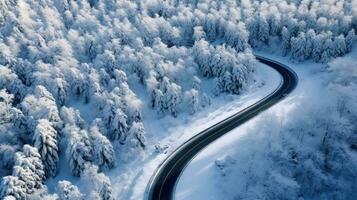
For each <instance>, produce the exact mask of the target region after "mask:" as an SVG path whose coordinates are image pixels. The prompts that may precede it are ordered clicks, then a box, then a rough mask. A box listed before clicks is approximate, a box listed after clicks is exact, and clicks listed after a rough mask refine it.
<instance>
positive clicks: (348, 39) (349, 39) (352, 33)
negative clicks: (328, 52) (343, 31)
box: [346, 29, 356, 52]
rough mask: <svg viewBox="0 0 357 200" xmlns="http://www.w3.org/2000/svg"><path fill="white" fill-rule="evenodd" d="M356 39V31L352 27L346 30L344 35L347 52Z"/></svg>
mask: <svg viewBox="0 0 357 200" xmlns="http://www.w3.org/2000/svg"><path fill="white" fill-rule="evenodd" d="M355 41H356V33H355V30H354V29H352V30H350V31H349V32H348V34H347V36H346V47H347V52H350V51H351V50H352V46H353V44H354V43H355Z"/></svg>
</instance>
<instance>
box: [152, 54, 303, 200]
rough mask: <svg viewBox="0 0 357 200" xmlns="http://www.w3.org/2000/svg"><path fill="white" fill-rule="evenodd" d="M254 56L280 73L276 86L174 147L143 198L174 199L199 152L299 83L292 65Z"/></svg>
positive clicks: (274, 102) (156, 199)
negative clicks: (179, 183) (176, 189)
mask: <svg viewBox="0 0 357 200" xmlns="http://www.w3.org/2000/svg"><path fill="white" fill-rule="evenodd" d="M256 58H257V59H258V60H259V62H261V63H264V64H266V65H267V66H269V67H271V68H273V69H275V70H276V71H277V72H278V73H279V74H280V75H281V76H282V78H283V81H282V82H281V84H280V85H279V87H278V88H277V89H275V90H274V91H273V92H272V93H270V94H269V95H268V96H266V97H264V98H263V99H261V100H260V101H258V102H256V103H254V104H253V105H251V106H249V107H247V108H245V109H243V110H241V111H239V112H237V113H236V114H234V115H232V116H230V117H228V118H226V119H224V120H223V121H221V122H219V123H217V124H215V125H213V126H211V127H209V128H207V129H205V130H203V131H202V132H200V133H199V134H197V135H196V136H194V137H192V138H191V139H189V140H188V141H187V142H185V143H184V144H183V145H181V146H180V147H179V148H178V149H176V150H175V151H174V152H173V153H172V154H171V155H170V156H169V157H168V158H167V159H166V160H165V161H164V162H163V163H162V164H161V165H160V167H159V168H158V169H157V170H156V172H155V174H154V175H153V176H152V177H151V179H150V182H149V185H148V186H147V192H146V196H145V199H148V200H168V199H173V197H174V192H175V185H176V182H177V181H178V179H179V177H180V175H181V173H182V171H183V170H184V168H185V167H186V166H187V165H188V163H189V162H190V161H191V160H192V159H193V158H194V156H195V155H196V154H197V153H198V152H200V151H201V150H202V149H203V148H205V147H206V146H207V145H209V144H210V143H212V142H213V141H215V140H216V139H218V138H219V137H221V136H223V135H224V134H226V133H228V132H229V131H231V130H232V129H234V128H236V127H237V126H239V125H241V124H243V123H245V122H247V121H248V120H249V119H251V118H253V117H254V116H257V115H258V114H259V113H260V112H262V111H264V110H266V109H268V108H269V107H271V106H273V105H274V104H276V103H277V102H279V101H280V100H282V99H283V98H284V97H286V96H287V95H288V94H289V93H291V92H292V91H293V90H294V89H295V87H296V86H297V83H298V76H297V75H296V73H295V72H294V71H293V70H292V69H290V68H289V67H288V66H286V65H284V64H281V63H279V62H276V61H273V60H270V59H268V58H264V57H261V56H257V55H256Z"/></svg>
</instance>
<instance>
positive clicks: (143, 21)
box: [0, 0, 357, 200]
mask: <svg viewBox="0 0 357 200" xmlns="http://www.w3.org/2000/svg"><path fill="white" fill-rule="evenodd" d="M356 31H357V2H356V1H354V0H329V1H325V0H318V1H317V0H281V1H280V0H265V1H264V0H237V1H228V0H227V1H209V0H200V1H199V0H182V1H180V0H171V1H164V0H143V1H141V0H136V1H131V0H56V1H51V0H0V160H1V161H2V162H1V163H0V176H1V177H2V180H1V183H0V198H1V199H6V200H10V199H11V200H12V199H38V198H46V199H61V200H67V199H77V200H80V199H84V198H89V199H103V200H112V199H116V197H115V195H114V193H113V186H112V185H111V180H110V178H109V177H108V176H107V175H106V174H107V172H109V171H110V170H111V169H112V168H115V167H118V166H120V165H121V163H118V162H116V155H117V154H121V153H123V151H134V152H137V153H138V154H140V153H145V151H147V147H148V145H155V144H152V143H150V141H148V136H150V137H155V133H153V132H147V131H146V128H145V124H146V123H149V120H153V119H155V120H160V118H162V117H165V116H171V117H172V118H173V120H175V119H176V118H179V117H180V115H182V114H184V113H188V114H191V115H194V114H195V113H197V112H199V111H201V110H204V109H205V108H207V107H209V106H210V104H211V100H212V99H214V98H216V97H217V96H220V95H227V94H234V95H239V94H241V93H242V92H243V91H244V90H245V88H246V87H247V86H248V85H249V84H251V83H252V82H254V72H255V68H254V67H255V64H256V62H257V61H256V59H255V57H254V55H253V49H254V50H262V51H264V50H265V49H269V48H271V47H275V48H276V49H278V51H279V53H280V54H281V55H283V56H288V57H289V58H290V59H291V60H292V61H293V62H302V61H306V60H309V61H313V62H317V63H328V62H330V61H331V59H334V58H337V57H341V56H343V55H345V54H347V53H349V52H351V50H352V49H353V45H354V43H355V41H356V39H357V37H356ZM339 59H340V58H339ZM341 59H342V58H341ZM337 60H338V59H337ZM353 62H354V61H352V60H350V61H349V62H346V64H345V65H341V63H342V62H341V61H333V62H332V63H330V64H329V66H330V67H329V69H331V70H332V71H333V72H331V73H334V74H335V76H332V77H331V84H333V87H334V88H342V89H339V92H341V91H346V95H347V94H350V93H353V92H354V93H356V91H355V90H356V81H355V80H356V73H355V71H356V69H355V68H356V63H353ZM350 63H351V65H352V66H354V68H351V69H350V68H348V67H344V66H347V65H350ZM347 68H348V70H347ZM351 71H352V72H353V73H352V74H351ZM335 77H339V79H338V80H337V79H336V78H335ZM338 95H340V93H338ZM341 96H342V94H341ZM348 97H349V98H352V99H353V100H354V101H353V100H351V101H346V102H341V106H342V107H341V108H339V109H340V110H338V111H339V113H340V114H341V116H342V117H341V118H343V119H344V120H345V121H343V122H340V121H339V120H341V119H334V118H331V119H328V120H329V121H328V124H331V126H328V127H327V129H329V130H330V128H331V131H332V130H336V129H338V127H340V126H343V128H346V127H347V130H346V131H344V130H345V129H342V128H341V129H339V130H336V132H337V133H339V131H340V132H342V133H343V134H342V133H341V135H337V134H336V133H335V132H334V134H332V135H328V134H326V135H325V137H326V138H330V139H329V140H326V143H328V141H335V140H334V139H332V138H334V137H337V139H336V140H338V141H341V144H340V145H342V146H343V145H346V144H347V143H346V142H347V141H350V142H349V143H348V144H349V145H350V146H351V148H352V149H354V151H355V150H356V149H357V147H356V140H357V138H356V136H355V134H353V133H355V132H356V127H355V125H353V123H352V122H353V121H355V120H356V118H357V110H346V108H347V106H346V105H347V103H349V104H350V105H351V106H349V108H355V107H356V106H354V105H355V103H354V102H356V100H357V99H356V98H357V97H356V96H352V97H350V96H348ZM336 102H337V100H336ZM338 102H339V101H338ZM342 103H343V104H342ZM339 105H340V104H339ZM148 109H149V110H150V111H152V112H151V118H152V119H148V118H144V117H143V115H142V113H143V111H144V110H148ZM324 109H325V108H324ZM334 111H335V112H337V111H336V110H334ZM313 120H317V121H318V122H319V118H318V116H317V118H313ZM334 123H337V125H338V126H335V125H333V124H334ZM325 124H326V123H325V122H324V123H322V124H321V129H323V128H324V125H325ZM312 126H314V125H312ZM296 129H298V128H296ZM316 131H319V130H316ZM326 133H327V132H326ZM329 144H331V143H329ZM324 148H325V149H324V151H328V150H331V148H339V149H340V150H339V151H338V152H337V151H333V152H335V153H339V156H340V157H334V158H336V160H332V161H333V163H339V162H340V161H339V159H342V157H344V158H345V159H342V160H344V161H345V160H348V159H347V158H346V156H347V155H348V154H349V151H343V150H341V149H343V148H342V147H341V148H340V146H338V145H337V146H336V145H335V146H334V145H331V146H325V147H324ZM344 148H347V147H344ZM291 153H292V154H291V155H293V156H294V155H295V153H294V152H293V151H292V152H291ZM354 156H356V155H355V152H354ZM295 158H296V156H295ZM295 158H294V159H295ZM337 158H338V159H337ZM302 159H305V157H304V158H302ZM350 159H351V163H349V164H350V165H349V166H350V167H349V170H352V171H346V174H344V176H343V177H344V178H345V177H346V176H350V177H353V176H354V177H355V176H357V175H356V171H355V170H353V167H356V166H355V164H356V162H355V161H354V160H353V159H355V157H354V158H353V159H352V158H350ZM332 161H331V162H332ZM287 162H288V161H287ZM309 162H310V164H309V166H310V165H313V164H311V162H312V163H320V162H322V161H321V160H319V159H317V158H316V159H312V160H310V161H309ZM61 163H62V164H61ZM320 164H321V163H320ZM346 165H347V164H346ZM60 166H61V167H64V168H68V169H69V170H70V171H71V173H72V175H73V176H75V177H80V178H79V179H80V180H81V181H83V182H87V183H91V184H89V185H90V187H89V186H88V187H89V188H79V186H78V185H74V184H73V183H71V182H70V181H69V180H62V181H59V182H58V186H57V187H56V188H57V189H56V191H55V193H50V192H48V190H47V186H46V180H48V179H50V178H53V177H55V176H56V175H57V173H58V171H59V170H60V169H59V167H60ZM329 166H330V165H329ZM334 167H336V168H338V167H339V166H334V165H332V166H330V168H328V169H330V170H342V169H340V168H338V169H336V168H334ZM343 167H345V166H343ZM305 169H306V168H301V169H300V171H299V172H300V173H302V174H306V176H302V177H303V178H304V177H305V179H304V180H303V181H305V182H304V183H306V184H307V185H309V181H312V180H311V179H309V178H308V177H309V176H311V173H315V171H313V170H311V171H308V170H305ZM308 173H310V174H308ZM316 173H317V172H316ZM319 173H325V172H319ZM331 173H332V172H331ZM316 176H318V175H316ZM336 176H337V175H336ZM353 180H356V179H353V178H352V181H353ZM317 181H319V182H318V183H316V184H317V185H319V186H320V187H321V188H322V189H321V188H319V189H320V190H319V191H324V190H326V189H327V188H328V187H327V186H326V185H328V184H329V182H328V181H325V179H323V180H320V179H319V180H317ZM324 181H325V182H324ZM341 181H342V180H341ZM343 181H347V182H348V180H345V179H343ZM123 184H125V183H123ZM325 186H326V187H325ZM274 187H279V185H274ZM80 189H84V191H83V190H82V191H81V190H80ZM288 189H289V188H288ZM310 189H311V188H310ZM306 190H309V188H306ZM88 191H89V192H88ZM355 191H356V190H355ZM278 192H281V194H283V193H284V190H283V189H281V190H279V191H278ZM347 192H352V191H346V193H347ZM279 194H280V193H279ZM279 197H280V196H278V195H277V196H272V197H269V198H271V199H274V198H275V199H276V198H279ZM242 198H243V197H242ZM342 199H343V198H342Z"/></svg>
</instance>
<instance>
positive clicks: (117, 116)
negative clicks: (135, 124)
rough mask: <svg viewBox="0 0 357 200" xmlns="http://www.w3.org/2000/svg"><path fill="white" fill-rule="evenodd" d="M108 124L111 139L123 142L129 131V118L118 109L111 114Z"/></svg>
mask: <svg viewBox="0 0 357 200" xmlns="http://www.w3.org/2000/svg"><path fill="white" fill-rule="evenodd" d="M107 124H108V126H109V127H110V129H109V138H110V139H111V140H117V141H120V142H123V140H124V139H125V138H126V136H127V134H128V131H129V126H128V116H127V115H126V114H125V113H124V112H123V111H122V110H121V109H120V108H118V109H117V110H116V111H115V112H113V111H112V113H111V114H109V117H108V120H107Z"/></svg>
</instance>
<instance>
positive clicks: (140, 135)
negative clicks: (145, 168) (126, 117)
mask: <svg viewBox="0 0 357 200" xmlns="http://www.w3.org/2000/svg"><path fill="white" fill-rule="evenodd" d="M145 135H146V131H145V127H144V124H143V123H142V122H133V124H132V125H131V127H130V130H129V140H130V142H131V143H132V144H133V145H134V146H140V147H141V148H145V146H146V138H145Z"/></svg>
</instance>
